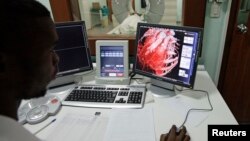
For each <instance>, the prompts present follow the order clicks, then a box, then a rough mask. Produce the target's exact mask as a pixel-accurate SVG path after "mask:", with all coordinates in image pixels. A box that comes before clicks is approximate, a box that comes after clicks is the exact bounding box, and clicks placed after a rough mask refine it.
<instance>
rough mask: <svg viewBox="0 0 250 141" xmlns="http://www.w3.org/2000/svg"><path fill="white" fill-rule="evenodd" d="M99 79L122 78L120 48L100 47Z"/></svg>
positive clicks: (122, 64) (122, 67) (121, 52)
mask: <svg viewBox="0 0 250 141" xmlns="http://www.w3.org/2000/svg"><path fill="white" fill-rule="evenodd" d="M100 57H101V58H100V63H101V64H100V67H101V68H100V73H101V75H100V76H101V77H124V58H123V57H124V51H123V47H122V46H100Z"/></svg>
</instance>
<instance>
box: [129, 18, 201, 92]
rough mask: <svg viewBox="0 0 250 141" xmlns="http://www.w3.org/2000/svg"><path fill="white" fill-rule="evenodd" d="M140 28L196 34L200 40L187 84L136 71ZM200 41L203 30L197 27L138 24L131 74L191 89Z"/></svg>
mask: <svg viewBox="0 0 250 141" xmlns="http://www.w3.org/2000/svg"><path fill="white" fill-rule="evenodd" d="M141 26H148V27H156V28H158V27H159V28H171V29H177V30H189V31H193V32H197V33H199V34H198V36H199V37H198V38H200V39H199V40H198V42H197V50H196V53H195V54H196V56H195V62H194V68H193V73H192V74H193V75H192V76H191V77H190V81H189V84H186V83H181V82H176V81H170V80H168V79H164V78H163V77H159V76H156V75H153V74H150V73H145V72H143V71H141V70H139V69H136V65H137V47H138V41H139V38H140V37H139V32H140V27H141ZM202 39H203V28H199V27H190V26H175V25H163V24H152V23H138V24H137V31H136V40H135V52H134V57H135V58H134V59H135V60H134V63H133V73H134V74H139V75H143V76H147V77H149V78H152V79H156V80H159V81H163V82H167V83H171V84H173V85H178V86H183V87H187V88H191V89H192V88H193V87H194V82H195V78H196V71H197V67H198V59H199V54H200V50H201V47H202Z"/></svg>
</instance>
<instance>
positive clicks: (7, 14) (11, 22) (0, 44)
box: [0, 0, 50, 51]
mask: <svg viewBox="0 0 250 141" xmlns="http://www.w3.org/2000/svg"><path fill="white" fill-rule="evenodd" d="M0 15H1V16H0V17H1V22H0V33H1V34H2V41H0V51H3V50H6V49H8V48H10V46H11V45H12V43H11V42H12V41H17V42H18V41H19V40H20V41H22V40H27V39H26V37H22V35H23V34H25V33H26V32H27V30H30V29H29V28H31V27H32V24H34V23H33V21H34V19H36V18H42V17H49V18H50V12H49V11H48V9H47V8H46V7H45V6H43V5H42V4H41V3H39V2H38V1H36V0H1V2H0Z"/></svg>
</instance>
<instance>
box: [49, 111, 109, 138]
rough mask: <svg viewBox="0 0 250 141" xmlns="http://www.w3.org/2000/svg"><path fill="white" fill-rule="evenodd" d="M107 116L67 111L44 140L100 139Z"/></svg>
mask: <svg viewBox="0 0 250 141" xmlns="http://www.w3.org/2000/svg"><path fill="white" fill-rule="evenodd" d="M107 123H108V118H105V117H102V116H95V115H84V114H75V113H68V114H65V116H64V117H63V118H62V119H61V120H59V122H58V124H57V125H56V126H55V128H54V129H52V131H51V134H50V135H49V136H48V137H47V139H46V141H101V140H103V136H104V133H105V130H106V127H107Z"/></svg>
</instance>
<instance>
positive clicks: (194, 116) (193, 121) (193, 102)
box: [165, 95, 209, 127]
mask: <svg viewBox="0 0 250 141" xmlns="http://www.w3.org/2000/svg"><path fill="white" fill-rule="evenodd" d="M206 100H207V99H206V98H205V100H204V101H201V100H200V99H198V100H197V99H192V98H188V97H185V96H182V95H178V96H175V97H172V98H168V99H167V100H166V105H165V106H168V107H172V109H174V112H176V113H177V114H178V115H179V116H180V117H182V118H183V120H184V119H185V116H186V115H187V112H188V110H189V109H192V108H196V109H197V108H198V109H207V108H209V105H208V102H207V101H206ZM208 115H209V112H208V111H202V110H201V111H195V110H194V111H192V112H190V113H189V115H188V118H187V121H186V125H188V126H191V127H196V126H199V125H200V124H201V123H202V122H203V121H204V120H206V119H207V118H208Z"/></svg>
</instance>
